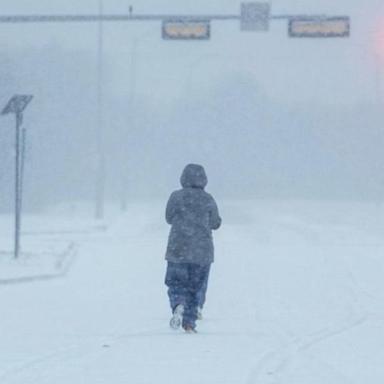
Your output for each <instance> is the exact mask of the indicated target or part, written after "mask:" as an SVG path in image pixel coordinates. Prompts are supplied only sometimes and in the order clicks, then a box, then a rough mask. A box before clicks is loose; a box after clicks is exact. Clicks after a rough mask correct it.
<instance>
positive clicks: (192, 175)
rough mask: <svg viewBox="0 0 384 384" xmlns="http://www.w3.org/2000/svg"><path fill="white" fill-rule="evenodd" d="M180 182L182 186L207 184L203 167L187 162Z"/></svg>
mask: <svg viewBox="0 0 384 384" xmlns="http://www.w3.org/2000/svg"><path fill="white" fill-rule="evenodd" d="M180 182H181V185H182V187H183V188H202V189H204V188H205V187H206V185H207V184H208V179H207V175H206V174H205V170H204V168H203V167H202V166H201V165H199V164H188V165H187V166H186V167H185V168H184V171H183V173H182V175H181V178H180Z"/></svg>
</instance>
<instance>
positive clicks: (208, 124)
mask: <svg viewBox="0 0 384 384" xmlns="http://www.w3.org/2000/svg"><path fill="white" fill-rule="evenodd" d="M129 4H131V3H130V2H125V1H118V0H113V1H111V0H109V1H107V0H105V1H104V12H105V13H120V12H127V11H128V6H129ZM132 4H133V6H134V11H135V12H137V13H171V14H172V13H197V14H198V13H203V12H204V13H238V12H239V4H240V3H239V2H238V1H229V0H227V1H222V0H220V1H209V2H206V1H203V0H196V1H194V2H182V1H176V0H174V1H157V0H156V1H155V0H152V1H149V0H142V1H140V3H138V4H135V3H132ZM383 10H384V6H383V5H381V1H367V2H364V4H362V3H361V2H360V1H331V0H324V1H315V0H313V1H293V0H292V1H282V0H281V1H274V2H273V7H272V13H273V14H280V13H289V14H296V13H300V14H302V13H309V14H311V13H313V14H318V13H321V14H323V13H326V14H329V15H349V16H350V17H351V21H352V35H351V37H350V38H348V39H325V40H319V39H305V40H302V39H298V40H294V39H289V38H288V37H287V22H286V21H276V22H273V23H272V24H271V29H270V31H269V32H268V33H244V32H241V31H240V27H239V25H238V23H237V22H233V21H232V22H214V23H212V38H211V40H210V41H204V42H172V41H163V40H162V39H161V26H160V23H159V22H149V23H143V24H138V23H112V24H111V23H104V33H103V40H104V50H103V73H102V85H103V87H102V92H103V135H104V144H105V148H106V154H107V196H108V198H109V199H112V198H113V199H119V198H120V197H121V194H122V191H123V190H124V191H125V193H126V194H128V195H129V196H135V197H152V196H154V197H161V198H166V196H167V194H168V192H169V191H170V190H171V189H173V188H176V187H178V177H179V173H180V172H181V169H182V167H183V166H184V165H185V164H186V163H189V162H200V163H202V164H204V165H205V166H206V167H207V171H208V175H209V177H210V183H209V188H210V189H211V190H213V191H214V192H215V193H216V194H218V196H230V197H232V198H233V197H252V196H256V197H263V198H265V197H271V198H365V199H366V198H369V199H376V200H380V199H381V196H382V195H384V191H383V188H384V180H383V178H382V176H381V174H382V171H381V169H382V163H383V161H384V159H383V155H382V147H383V145H384V140H383V139H384V137H383V130H382V129H381V125H382V118H383V114H382V111H381V103H382V101H383V96H382V88H383V87H382V81H383V73H382V70H381V66H382V65H383V68H384V60H383V63H381V57H380V55H378V56H377V55H375V54H376V53H377V47H378V46H380V44H379V40H380V39H381V38H382V36H384V35H382V34H381V31H380V30H381V27H380V17H381V15H384V13H383ZM1 12H2V13H3V14H18V13H19V14H28V13H36V14H48V13H53V14H60V13H65V14H79V13H97V12H98V1H91V0H86V1H81V2H77V1H64V0H60V1H59V0H56V1H48V0H46V1H38V2H34V3H31V2H30V1H27V0H23V1H21V0H17V1H15V0H3V1H2V10H1ZM383 17H384V16H383ZM0 28H1V30H2V33H0V47H1V52H2V54H1V56H0V59H1V68H2V70H1V72H0V75H1V76H0V81H1V85H2V87H1V89H0V103H1V104H2V105H3V104H5V102H6V101H7V99H8V98H9V97H10V95H12V94H14V93H32V94H34V95H35V98H34V100H33V103H32V104H31V105H30V107H29V108H28V110H27V111H26V116H25V125H26V127H27V128H28V135H29V136H28V148H27V149H28V151H27V153H28V156H27V167H26V194H27V198H26V199H25V200H26V207H28V206H31V207H33V206H38V207H41V206H44V205H45V204H55V203H57V202H60V201H62V200H79V199H80V200H81V199H92V198H93V196H94V188H95V182H94V180H95V172H96V166H97V165H96V160H97V156H96V153H97V145H96V139H95V129H96V127H97V116H98V113H97V78H98V73H97V41H98V40H97V37H98V34H97V32H98V26H97V24H93V23H90V24H78V23H74V24H44V25H41V24H30V25H21V24H17V25H1V26H0ZM383 47H384V44H383ZM383 49H384V48H383ZM13 124H14V123H13V120H12V117H6V118H5V117H3V118H2V120H1V122H0V125H1V127H2V130H1V131H0V139H1V140H0V147H1V148H0V149H1V152H0V157H1V158H0V160H1V162H0V194H1V199H0V210H4V209H9V208H10V207H11V206H12V193H13V192H12V188H13V184H12V180H13V173H12V172H13V168H12V166H13V152H12V143H13V133H12V132H13Z"/></svg>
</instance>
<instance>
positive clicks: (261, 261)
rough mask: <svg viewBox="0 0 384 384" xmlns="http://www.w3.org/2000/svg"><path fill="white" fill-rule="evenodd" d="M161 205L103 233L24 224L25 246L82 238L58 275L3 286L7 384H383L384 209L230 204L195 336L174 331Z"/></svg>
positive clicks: (135, 212) (73, 223) (0, 301)
mask: <svg viewBox="0 0 384 384" xmlns="http://www.w3.org/2000/svg"><path fill="white" fill-rule="evenodd" d="M162 205H163V204H157V203H140V204H132V205H131V206H129V207H128V211H127V212H126V214H125V215H118V214H113V215H112V216H111V217H110V218H108V219H106V226H105V227H102V228H100V226H95V224H92V223H91V222H90V221H89V220H88V221H87V220H85V219H84V220H81V219H78V218H77V219H76V220H74V219H73V218H72V219H71V218H68V217H66V216H65V215H63V214H62V213H60V212H58V213H57V214H56V215H52V214H50V215H46V216H43V217H35V218H33V217H27V218H26V219H25V222H24V232H25V233H24V236H23V244H24V246H23V247H24V248H25V249H26V251H27V250H28V249H29V248H28V247H31V249H32V248H33V251H34V252H35V251H36V252H37V253H41V254H47V253H48V254H49V253H51V254H52V255H55V254H56V253H55V252H52V249H53V248H52V247H54V246H53V244H54V245H55V246H57V247H59V245H58V244H60V247H61V246H63V247H64V249H65V246H68V245H69V244H75V246H76V251H77V252H76V260H75V262H74V263H73V264H72V266H71V269H70V271H69V273H68V274H66V275H65V276H61V277H58V278H57V279H51V280H43V281H34V282H29V283H28V282H24V283H20V284H3V285H0V305H1V317H0V345H1V349H0V383H1V384H48V383H49V384H52V383H55V384H69V383H70V384H88V383H89V384H96V383H97V384H99V383H100V384H101V383H102V384H104V383H105V384H123V383H124V384H126V383H132V384H153V383H158V384H160V383H164V384H165V383H167V384H172V383H183V384H201V383H209V384H215V383H217V384H224V383H231V384H233V383H239V384H240V383H244V384H272V383H275V384H280V383H284V384H287V383H292V384H324V383H326V384H336V383H337V384H344V383H348V384H349V383H354V384H361V383H369V384H382V383H383V382H384V365H383V364H382V362H383V361H384V348H383V347H382V346H383V345H384V309H383V308H384V305H383V304H384V279H383V276H384V268H383V267H384V257H383V250H384V240H383V232H384V209H382V208H381V207H380V206H378V205H377V204H373V203H354V202H292V201H291V202H273V201H242V202H226V203H224V204H223V203H222V204H221V214H222V217H223V227H222V229H220V230H219V231H218V232H217V233H216V234H215V242H216V262H215V264H214V266H213V269H212V274H211V280H210V287H209V291H208V301H207V305H206V308H205V311H204V316H205V318H204V320H203V321H201V322H199V324H198V330H199V333H198V334H197V335H187V334H184V333H183V332H181V331H180V332H173V331H171V330H170V329H169V328H168V320H169V316H170V311H169V308H168V302H167V296H166V288H165V286H164V285H163V278H164V272H165V261H164V250H165V245H166V240H167V234H168V227H167V225H166V224H165V223H164V219H163V209H164V207H163V206H162ZM7 223H9V218H8V217H2V218H0V226H1V228H5V227H6V226H7V225H8V224H7ZM100 229H104V230H100ZM10 234H11V232H9V235H10ZM9 237H10V236H8V235H7V234H6V233H5V232H3V233H2V237H1V238H0V251H4V252H5V251H10V250H11V244H12V243H11V242H10V241H9V240H7V239H8V238H9ZM31 238H33V241H32V240H31ZM50 247H51V248H50ZM55 249H56V248H55ZM4 252H3V254H2V255H1V259H0V268H2V272H1V273H2V274H3V275H4V274H6V273H7V268H8V267H6V265H7V263H9V262H10V261H9V260H8V261H7V262H6V261H4V258H6V254H5V253H4ZM36 252H35V253H36ZM15 268H17V269H19V270H21V271H22V273H23V274H25V265H24V264H23V263H22V262H21V263H19V264H16V266H15ZM8 270H9V269H8ZM3 275H2V277H3V278H5V276H3Z"/></svg>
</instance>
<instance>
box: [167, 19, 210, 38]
mask: <svg viewBox="0 0 384 384" xmlns="http://www.w3.org/2000/svg"><path fill="white" fill-rule="evenodd" d="M210 37H211V27H210V22H209V21H208V20H189V19H186V20H180V19H179V20H164V21H163V39H165V40H208V39H209V38H210Z"/></svg>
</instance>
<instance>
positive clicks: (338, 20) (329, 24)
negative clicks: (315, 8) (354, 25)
mask: <svg viewBox="0 0 384 384" xmlns="http://www.w3.org/2000/svg"><path fill="white" fill-rule="evenodd" d="M350 29H351V27H350V19H349V17H327V18H311V17H303V18H294V19H291V20H290V21H289V27H288V33H289V36H290V37H349V36H350Z"/></svg>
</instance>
